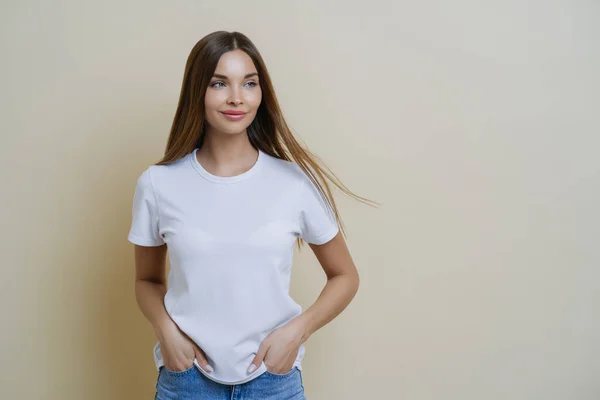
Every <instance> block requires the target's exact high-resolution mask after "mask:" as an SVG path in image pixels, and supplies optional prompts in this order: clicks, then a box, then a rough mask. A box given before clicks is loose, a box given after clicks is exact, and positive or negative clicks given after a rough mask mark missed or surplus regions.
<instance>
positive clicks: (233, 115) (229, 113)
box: [222, 110, 246, 121]
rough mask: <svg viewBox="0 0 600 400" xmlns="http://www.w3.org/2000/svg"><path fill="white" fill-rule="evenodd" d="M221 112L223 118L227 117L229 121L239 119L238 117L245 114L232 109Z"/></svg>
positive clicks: (242, 116) (240, 117)
mask: <svg viewBox="0 0 600 400" xmlns="http://www.w3.org/2000/svg"><path fill="white" fill-rule="evenodd" d="M222 113H223V115H224V116H225V118H227V119H229V120H231V121H239V120H240V119H242V118H244V116H245V115H246V113H245V112H243V111H234V110H229V111H222Z"/></svg>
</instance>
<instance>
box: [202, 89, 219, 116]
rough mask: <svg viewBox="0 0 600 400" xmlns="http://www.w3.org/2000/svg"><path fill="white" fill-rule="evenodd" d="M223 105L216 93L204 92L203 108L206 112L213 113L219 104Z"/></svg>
mask: <svg viewBox="0 0 600 400" xmlns="http://www.w3.org/2000/svg"><path fill="white" fill-rule="evenodd" d="M222 103H223V100H221V99H220V96H219V94H218V93H215V92H213V91H209V92H206V95H205V96H204V107H205V108H206V111H208V112H214V111H215V110H216V109H217V108H218V106H219V105H220V104H222Z"/></svg>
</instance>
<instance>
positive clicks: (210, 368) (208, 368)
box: [206, 364, 213, 372]
mask: <svg viewBox="0 0 600 400" xmlns="http://www.w3.org/2000/svg"><path fill="white" fill-rule="evenodd" d="M206 370H207V371H208V372H212V371H213V369H212V367H211V366H210V365H208V364H206Z"/></svg>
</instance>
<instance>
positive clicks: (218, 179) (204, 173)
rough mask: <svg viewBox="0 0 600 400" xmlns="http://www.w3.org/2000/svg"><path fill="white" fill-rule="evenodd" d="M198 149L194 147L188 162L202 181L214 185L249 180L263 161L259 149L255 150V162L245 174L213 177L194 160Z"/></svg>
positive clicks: (196, 159)
mask: <svg viewBox="0 0 600 400" xmlns="http://www.w3.org/2000/svg"><path fill="white" fill-rule="evenodd" d="M198 149H199V148H198V147H196V148H195V149H194V150H193V151H192V152H191V153H190V162H191V164H192V167H193V168H194V169H195V170H196V172H198V174H199V175H200V176H202V177H203V178H204V179H206V180H208V181H211V182H214V183H235V182H240V181H243V180H245V179H248V178H250V177H251V176H252V175H254V174H255V173H256V171H257V170H258V168H259V167H260V165H261V164H262V161H263V158H264V154H263V152H262V151H261V150H260V149H257V150H258V157H257V159H256V161H255V162H254V165H253V166H252V167H250V169H249V170H247V171H246V172H242V173H241V174H238V175H234V176H218V175H213V174H211V173H210V172H208V171H207V170H206V169H204V167H203V166H202V164H200V163H199V162H198V158H196V153H197V152H198Z"/></svg>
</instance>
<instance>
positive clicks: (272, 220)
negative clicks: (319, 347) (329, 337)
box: [128, 148, 338, 384]
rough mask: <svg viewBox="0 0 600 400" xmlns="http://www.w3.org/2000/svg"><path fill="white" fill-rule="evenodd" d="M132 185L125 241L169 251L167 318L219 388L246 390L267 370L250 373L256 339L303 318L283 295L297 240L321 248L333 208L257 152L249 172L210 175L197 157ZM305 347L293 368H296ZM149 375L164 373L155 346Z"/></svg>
mask: <svg viewBox="0 0 600 400" xmlns="http://www.w3.org/2000/svg"><path fill="white" fill-rule="evenodd" d="M197 150H198V149H197V148H196V149H194V150H193V151H192V152H190V153H188V154H187V155H185V156H183V157H181V158H180V159H178V160H176V161H175V162H174V163H171V164H169V165H152V166H150V167H148V168H147V169H146V170H145V171H144V172H143V173H142V174H141V175H140V176H139V178H138V180H137V185H136V189H135V194H134V199H133V212H132V214H133V215H132V223H131V230H130V231H129V235H128V240H129V241H130V242H132V243H135V244H138V245H141V246H159V245H162V244H164V243H166V244H167V247H168V254H169V261H170V265H171V269H170V271H169V276H168V291H167V293H166V295H165V298H164V304H165V308H166V310H167V312H168V313H169V315H170V316H171V318H172V319H173V321H174V322H175V323H176V324H177V325H178V326H179V328H180V329H181V330H182V331H183V332H185V333H186V334H187V335H188V336H189V337H190V338H191V339H192V340H193V341H194V342H195V343H196V344H197V345H198V346H199V347H200V348H201V349H202V350H204V352H205V354H206V356H207V359H208V363H209V364H210V365H211V366H212V367H213V372H207V371H204V370H203V369H202V368H200V366H199V365H198V364H197V363H196V365H197V367H198V369H199V370H200V372H202V373H203V374H204V375H205V376H207V377H208V378H210V379H212V380H214V381H216V382H219V383H224V384H240V383H244V382H247V381H249V380H251V379H253V378H255V377H257V376H258V375H260V374H262V373H263V372H265V370H266V366H265V364H264V362H263V363H262V364H261V365H260V366H259V368H258V369H256V370H255V371H254V372H253V373H250V374H249V373H248V371H247V370H248V367H249V366H250V363H251V362H252V359H253V358H254V356H255V355H256V353H257V351H258V349H259V347H260V344H261V342H262V341H263V339H264V338H265V337H266V336H267V335H268V334H269V333H270V332H271V331H273V330H275V329H276V328H278V327H280V326H282V325H284V324H286V323H287V322H288V321H290V320H291V319H293V318H294V317H296V316H297V315H299V314H300V313H301V312H302V307H301V306H300V305H299V304H298V303H296V302H295V301H294V300H293V299H292V298H291V297H290V295H289V286H290V272H291V265H292V256H293V250H294V244H295V240H296V238H297V237H301V238H302V239H304V240H305V241H306V242H308V243H313V244H323V243H326V242H328V241H329V240H331V239H332V238H333V237H334V236H335V235H336V234H337V233H338V224H337V221H336V219H335V217H334V214H333V212H332V210H331V207H330V205H329V204H328V203H327V202H326V201H324V200H323V199H322V198H321V196H320V194H319V192H318V191H317V189H316V187H315V185H314V184H313V183H312V182H311V181H310V180H309V178H308V176H307V175H306V174H304V172H303V171H302V170H301V169H300V167H299V166H298V165H297V164H296V163H293V162H289V161H285V160H281V159H278V158H276V157H273V156H270V155H269V154H267V153H264V152H263V151H260V150H259V155H258V159H257V161H256V163H255V164H254V165H253V166H252V168H251V169H249V170H248V171H246V172H244V173H242V174H240V175H236V176H231V177H220V176H216V175H212V174H210V173H209V172H208V171H206V170H205V169H204V168H203V167H202V165H201V164H200V163H199V162H198V160H197V159H196V151H197ZM303 356H304V345H301V346H300V349H299V352H298V356H297V358H296V361H295V363H294V365H295V366H297V367H298V368H299V369H302V366H301V360H302V358H303ZM154 360H155V363H156V368H157V369H159V368H160V366H162V365H164V363H163V360H162V356H161V354H160V342H157V343H156V346H155V347H154Z"/></svg>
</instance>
